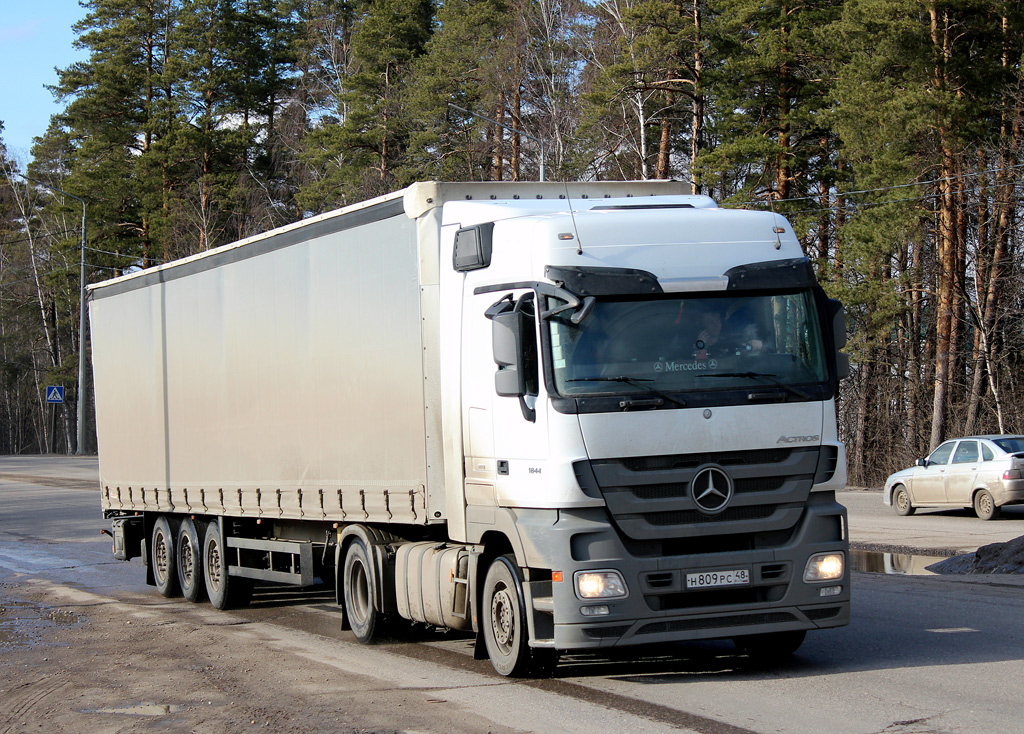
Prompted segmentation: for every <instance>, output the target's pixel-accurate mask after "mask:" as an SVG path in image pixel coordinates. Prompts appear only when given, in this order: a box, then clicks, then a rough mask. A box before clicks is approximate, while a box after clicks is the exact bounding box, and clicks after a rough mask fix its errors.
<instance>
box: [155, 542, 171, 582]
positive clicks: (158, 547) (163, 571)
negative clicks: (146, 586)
mask: <svg viewBox="0 0 1024 734" xmlns="http://www.w3.org/2000/svg"><path fill="white" fill-rule="evenodd" d="M169 565H170V559H168V557H167V538H166V537H165V536H164V534H163V533H161V532H157V534H156V538H154V540H153V575H154V576H156V580H157V582H159V583H161V584H163V583H164V582H166V581H167V572H168V570H169Z"/></svg>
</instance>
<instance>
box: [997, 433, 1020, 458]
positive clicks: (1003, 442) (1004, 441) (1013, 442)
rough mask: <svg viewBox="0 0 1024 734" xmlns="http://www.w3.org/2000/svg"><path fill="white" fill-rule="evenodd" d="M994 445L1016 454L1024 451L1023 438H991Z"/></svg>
mask: <svg viewBox="0 0 1024 734" xmlns="http://www.w3.org/2000/svg"><path fill="white" fill-rule="evenodd" d="M992 443H994V444H995V445H996V446H998V447H999V448H1001V449H1002V450H1003V451H1005V452H1006V453H1008V454H1017V453H1020V452H1021V451H1024V438H1021V437H1020V436H1014V437H1013V438H996V439H993V440H992Z"/></svg>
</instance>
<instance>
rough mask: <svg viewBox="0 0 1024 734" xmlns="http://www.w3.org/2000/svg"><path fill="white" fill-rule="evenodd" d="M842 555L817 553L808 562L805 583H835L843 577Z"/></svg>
mask: <svg viewBox="0 0 1024 734" xmlns="http://www.w3.org/2000/svg"><path fill="white" fill-rule="evenodd" d="M843 561H844V559H843V554H842V553H817V554H815V555H813V556H811V557H810V558H809V559H808V560H807V568H805V569H804V581H806V582H808V583H810V582H813V581H835V580H836V579H841V578H842V577H843V566H844V565H845V563H844V562H843Z"/></svg>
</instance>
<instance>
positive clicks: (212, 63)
mask: <svg viewBox="0 0 1024 734" xmlns="http://www.w3.org/2000/svg"><path fill="white" fill-rule="evenodd" d="M81 4H82V5H83V7H84V8H85V9H86V11H87V15H86V16H85V18H84V19H83V20H82V21H81V22H80V23H79V24H78V25H76V26H75V28H74V30H75V33H76V37H77V41H76V44H77V45H78V46H79V47H80V48H81V49H82V50H83V51H84V52H85V53H86V57H85V58H86V60H84V61H82V62H79V63H76V64H74V65H72V66H70V67H68V68H64V69H60V70H58V82H57V84H56V85H54V87H53V88H52V90H51V91H52V93H53V94H54V95H55V97H56V99H57V100H59V102H60V104H61V106H62V112H61V113H60V114H58V115H55V116H54V117H53V118H52V119H51V121H50V125H49V127H48V129H47V131H46V133H45V134H44V135H42V136H40V137H38V138H36V139H35V141H34V145H33V148H32V151H31V160H28V161H16V160H12V158H11V157H10V156H9V154H8V152H7V150H6V149H5V148H4V146H3V142H2V127H0V170H2V175H0V453H25V452H45V451H51V450H56V451H57V452H73V451H74V450H75V449H76V448H77V447H76V445H75V444H76V416H75V408H76V402H77V400H78V390H77V389H76V385H77V374H78V364H79V357H80V355H79V336H80V335H79V303H80V301H79V277H80V271H79V261H80V254H81V249H80V248H81V247H82V235H83V233H82V211H83V207H84V209H85V213H86V217H87V232H86V233H85V244H84V247H85V255H86V257H85V260H86V264H87V265H86V277H87V279H88V281H89V282H97V281H100V280H104V279H106V278H109V277H113V276H115V275H118V274H121V273H125V272H131V271H134V270H138V269H141V268H147V267H152V266H154V265H158V264H161V263H164V262H166V261H169V260H172V259H176V258H179V257H183V256H187V255H191V254H194V253H197V252H201V251H204V250H207V249H209V248H212V247H216V246H219V245H222V244H226V243H228V242H232V241H234V240H237V239H239V238H242V237H246V236H249V235H252V234H256V233H258V232H262V231H265V230H267V229H270V228H273V227H276V226H280V225H283V224H287V223H289V222H293V221H296V220H300V219H303V218H306V217H310V216H313V215H316V214H318V213H321V212H324V211H329V210H331V209H335V208H337V207H340V206H343V205H346V204H350V203H354V202H358V201H361V200H363V199H366V198H368V197H372V196H376V195H379V194H383V193H387V192H390V191H394V190H396V189H398V188H401V187H402V186H405V185H407V184H409V183H411V182H414V181H419V180H431V179H436V180H453V181H469V180H494V181H500V180H506V181H509V180H511V181H515V180H535V179H536V178H537V177H538V174H539V168H540V166H541V164H542V159H541V154H542V153H543V156H544V158H543V164H544V166H545V173H546V177H547V179H548V180H555V181H575V180H603V179H604V180H606V179H616V180H638V179H676V180H681V181H684V182H687V183H688V184H689V185H690V187H691V190H692V191H693V192H694V193H698V194H707V195H710V196H712V197H714V198H715V199H716V200H718V201H719V202H720V204H721V205H722V206H726V207H744V208H752V209H769V208H770V209H772V210H774V211H776V212H778V213H780V214H783V215H785V216H787V217H788V218H789V219H790V221H791V222H792V223H793V224H794V226H795V228H796V231H797V233H798V235H799V236H800V238H801V242H802V245H803V247H804V250H805V252H806V254H807V256H808V257H809V258H810V259H811V261H812V262H813V263H814V266H815V268H816V271H817V274H818V278H819V280H820V282H821V283H822V285H823V286H824V287H825V289H826V290H827V291H828V293H829V295H830V296H832V297H834V298H838V299H840V300H842V301H843V303H844V304H845V306H846V310H847V323H848V329H849V334H850V339H849V344H848V346H847V348H846V351H848V352H849V354H850V358H851V363H852V374H851V376H850V377H849V378H848V379H846V380H845V381H844V383H843V386H842V390H841V395H840V400H839V411H840V426H841V434H842V438H843V440H844V441H845V442H846V445H847V452H848V464H849V472H850V483H851V484H852V485H857V486H879V485H880V483H881V482H882V480H883V479H884V477H885V476H886V475H887V474H888V473H889V472H891V471H894V470H896V469H898V468H902V467H904V466H907V465H909V464H910V463H912V462H913V460H914V459H915V458H916V457H919V456H923V455H925V454H926V453H927V452H928V450H929V449H930V447H933V446H935V445H937V444H938V443H939V442H940V441H941V440H943V439H944V438H947V437H952V436H956V435H962V434H972V433H973V434H979V433H980V434H984V433H1014V432H1021V431H1024V374H1022V370H1021V367H1022V362H1024V359H1022V358H1024V327H1022V324H1024V318H1022V317H1024V264H1022V261H1021V248H1022V245H1024V242H1022V239H1024V238H1022V235H1024V233H1022V231H1021V214H1022V211H1021V206H1020V204H1019V203H1018V202H1019V195H1020V191H1021V184H1022V181H1021V173H1022V171H1024V151H1021V143H1022V137H1024V84H1022V82H1024V78H1022V67H1021V62H1022V55H1024V7H1022V5H1024V4H1021V3H1019V2H1016V1H1015V0H1002V1H997V0H83V2H82V3H81ZM452 105H455V106H454V107H453V106H452ZM460 108H461V109H460ZM468 113H475V114H468ZM483 118H489V119H483ZM19 171H21V172H24V175H20V174H19ZM26 177H27V178H26ZM86 355H88V347H87V346H86ZM86 359H88V356H86ZM52 384H61V385H65V386H67V396H68V399H67V402H66V403H65V404H64V406H63V408H61V409H54V408H52V407H51V406H49V405H47V404H46V400H45V397H46V396H45V395H44V390H45V386H46V385H52ZM87 392H88V391H87ZM86 402H87V403H88V399H87V400H86ZM89 440H94V439H92V437H91V435H90V436H89ZM83 449H88V450H95V447H94V446H89V445H88V441H87V442H86V444H85V445H84V446H83Z"/></svg>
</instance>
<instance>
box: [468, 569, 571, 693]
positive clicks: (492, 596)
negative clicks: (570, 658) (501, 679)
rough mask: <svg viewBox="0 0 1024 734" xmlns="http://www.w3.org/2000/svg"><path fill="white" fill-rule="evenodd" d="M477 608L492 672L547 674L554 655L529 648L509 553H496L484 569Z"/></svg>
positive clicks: (520, 592)
mask: <svg viewBox="0 0 1024 734" xmlns="http://www.w3.org/2000/svg"><path fill="white" fill-rule="evenodd" d="M481 611H482V612H483V616H484V619H483V620H482V626H483V634H484V644H485V645H486V647H487V655H488V657H490V659H491V665H493V666H494V669H495V670H496V671H498V672H499V673H501V674H502V675H505V676H511V677H522V676H526V675H538V676H544V675H550V673H551V671H552V670H553V669H554V667H555V665H556V664H557V662H558V658H557V654H556V653H555V651H554V650H548V649H537V650H532V649H531V648H530V645H529V631H528V629H527V624H526V601H525V597H524V595H523V581H522V576H521V574H520V571H519V567H518V566H517V565H516V562H515V559H514V558H513V557H512V556H507V555H506V556H498V557H497V558H495V559H494V561H493V562H491V565H490V567H489V568H488V569H487V576H486V577H485V579H484V588H483V603H482V604H481Z"/></svg>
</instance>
